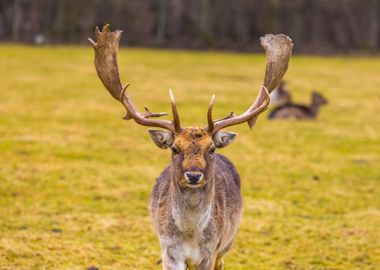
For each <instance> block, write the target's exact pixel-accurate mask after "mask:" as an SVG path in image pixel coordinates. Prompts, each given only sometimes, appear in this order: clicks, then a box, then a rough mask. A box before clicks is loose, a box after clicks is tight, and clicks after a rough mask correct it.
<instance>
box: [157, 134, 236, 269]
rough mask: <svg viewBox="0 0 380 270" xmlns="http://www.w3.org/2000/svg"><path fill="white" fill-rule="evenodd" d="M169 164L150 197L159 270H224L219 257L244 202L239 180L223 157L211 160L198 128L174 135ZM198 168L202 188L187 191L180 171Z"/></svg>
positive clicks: (208, 144) (206, 141)
mask: <svg viewBox="0 0 380 270" xmlns="http://www.w3.org/2000/svg"><path fill="white" fill-rule="evenodd" d="M174 147H176V148H178V150H179V151H180V154H173V155H172V162H171V164H170V165H169V166H168V167H167V168H166V169H165V170H164V171H163V172H162V173H161V175H160V176H159V177H158V179H157V182H156V185H155V187H154V189H153V192H152V199H151V215H152V219H153V224H154V227H155V229H156V231H157V233H158V235H159V238H160V244H161V249H162V257H163V268H164V269H166V270H168V269H211V270H213V269H217V270H220V269H223V257H224V255H225V253H226V252H227V251H228V250H229V249H230V247H231V245H232V242H233V240H234V237H235V233H236V231H237V228H238V224H239V220H240V214H241V206H242V200H241V195H240V178H239V175H238V173H237V171H236V169H235V168H234V166H233V164H232V163H231V162H230V161H229V160H228V159H227V158H226V157H224V156H222V155H219V154H209V152H208V151H209V149H210V147H213V140H212V138H211V137H210V136H209V135H208V133H207V132H205V131H203V130H202V129H200V128H188V129H184V130H183V132H181V133H180V134H177V135H176V136H175V139H174ZM194 167H197V168H198V169H199V170H202V172H203V173H204V176H205V177H204V178H203V180H202V181H203V182H202V185H201V186H199V187H197V188H190V187H188V186H187V185H186V184H185V182H184V179H183V173H184V171H186V170H188V169H190V168H194Z"/></svg>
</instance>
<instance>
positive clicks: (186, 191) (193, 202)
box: [171, 173, 215, 237]
mask: <svg viewBox="0 0 380 270" xmlns="http://www.w3.org/2000/svg"><path fill="white" fill-rule="evenodd" d="M214 179H215V173H213V175H212V177H210V178H208V179H207V184H206V185H205V186H203V187H200V188H194V189H193V188H188V187H183V186H181V185H180V184H179V182H178V181H177V180H176V179H175V178H174V177H173V176H172V181H171V202H172V205H171V212H172V216H173V219H174V222H175V224H176V226H177V227H178V229H179V230H180V231H181V232H182V233H183V234H184V235H188V236H191V237H192V236H193V235H194V234H196V233H197V232H202V231H203V229H204V228H205V227H206V226H207V224H208V223H209V221H210V219H211V217H212V212H213V208H214V207H213V204H214V194H215V185H214V182H215V180H214Z"/></svg>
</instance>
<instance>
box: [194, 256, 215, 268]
mask: <svg viewBox="0 0 380 270" xmlns="http://www.w3.org/2000/svg"><path fill="white" fill-rule="evenodd" d="M215 260H216V258H215V257H214V256H213V257H209V258H206V259H204V260H203V261H202V262H201V263H200V264H199V265H198V266H197V267H196V268H195V269H196V270H214V269H217V268H214V267H215Z"/></svg>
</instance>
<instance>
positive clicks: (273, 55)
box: [206, 34, 293, 135]
mask: <svg viewBox="0 0 380 270" xmlns="http://www.w3.org/2000/svg"><path fill="white" fill-rule="evenodd" d="M260 44H261V46H262V47H263V48H264V50H265V53H266V58H267V61H266V62H267V64H266V71H265V77H264V83H263V85H262V86H261V89H260V92H259V94H258V96H257V98H256V100H255V101H254V102H253V104H252V105H251V106H250V107H249V108H248V110H247V111H245V112H244V113H242V114H240V115H235V114H234V113H233V112H232V113H231V114H230V115H228V116H227V117H225V118H222V119H219V120H215V121H214V120H213V119H212V109H213V106H214V102H215V96H213V97H212V98H211V101H210V104H209V107H208V112H207V119H208V127H207V128H206V129H207V130H208V132H209V133H210V134H211V135H214V134H215V133H216V132H217V131H219V130H220V129H222V128H225V127H228V126H233V125H237V124H240V123H243V122H248V125H249V127H250V129H251V130H252V127H253V126H254V124H255V122H256V119H257V117H258V116H259V114H260V113H262V112H263V111H265V110H266V109H267V108H268V105H269V102H270V99H269V94H270V92H272V91H273V89H274V88H276V87H277V85H278V84H279V83H280V81H281V79H282V77H283V76H284V74H285V72H286V70H287V69H288V63H289V58H290V55H291V54H292V48H293V43H292V40H291V39H290V38H289V37H288V36H286V35H282V34H281V35H272V34H267V35H265V36H264V37H261V38H260Z"/></svg>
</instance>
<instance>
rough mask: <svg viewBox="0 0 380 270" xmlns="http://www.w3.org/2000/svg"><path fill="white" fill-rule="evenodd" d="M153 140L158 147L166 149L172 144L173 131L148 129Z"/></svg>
mask: <svg viewBox="0 0 380 270" xmlns="http://www.w3.org/2000/svg"><path fill="white" fill-rule="evenodd" d="M148 133H149V135H150V137H151V138H152V140H153V142H154V143H155V144H156V145H157V146H158V147H160V148H162V149H166V148H168V147H170V146H171V145H172V144H173V140H174V137H173V133H172V132H170V131H167V130H157V129H148Z"/></svg>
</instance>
